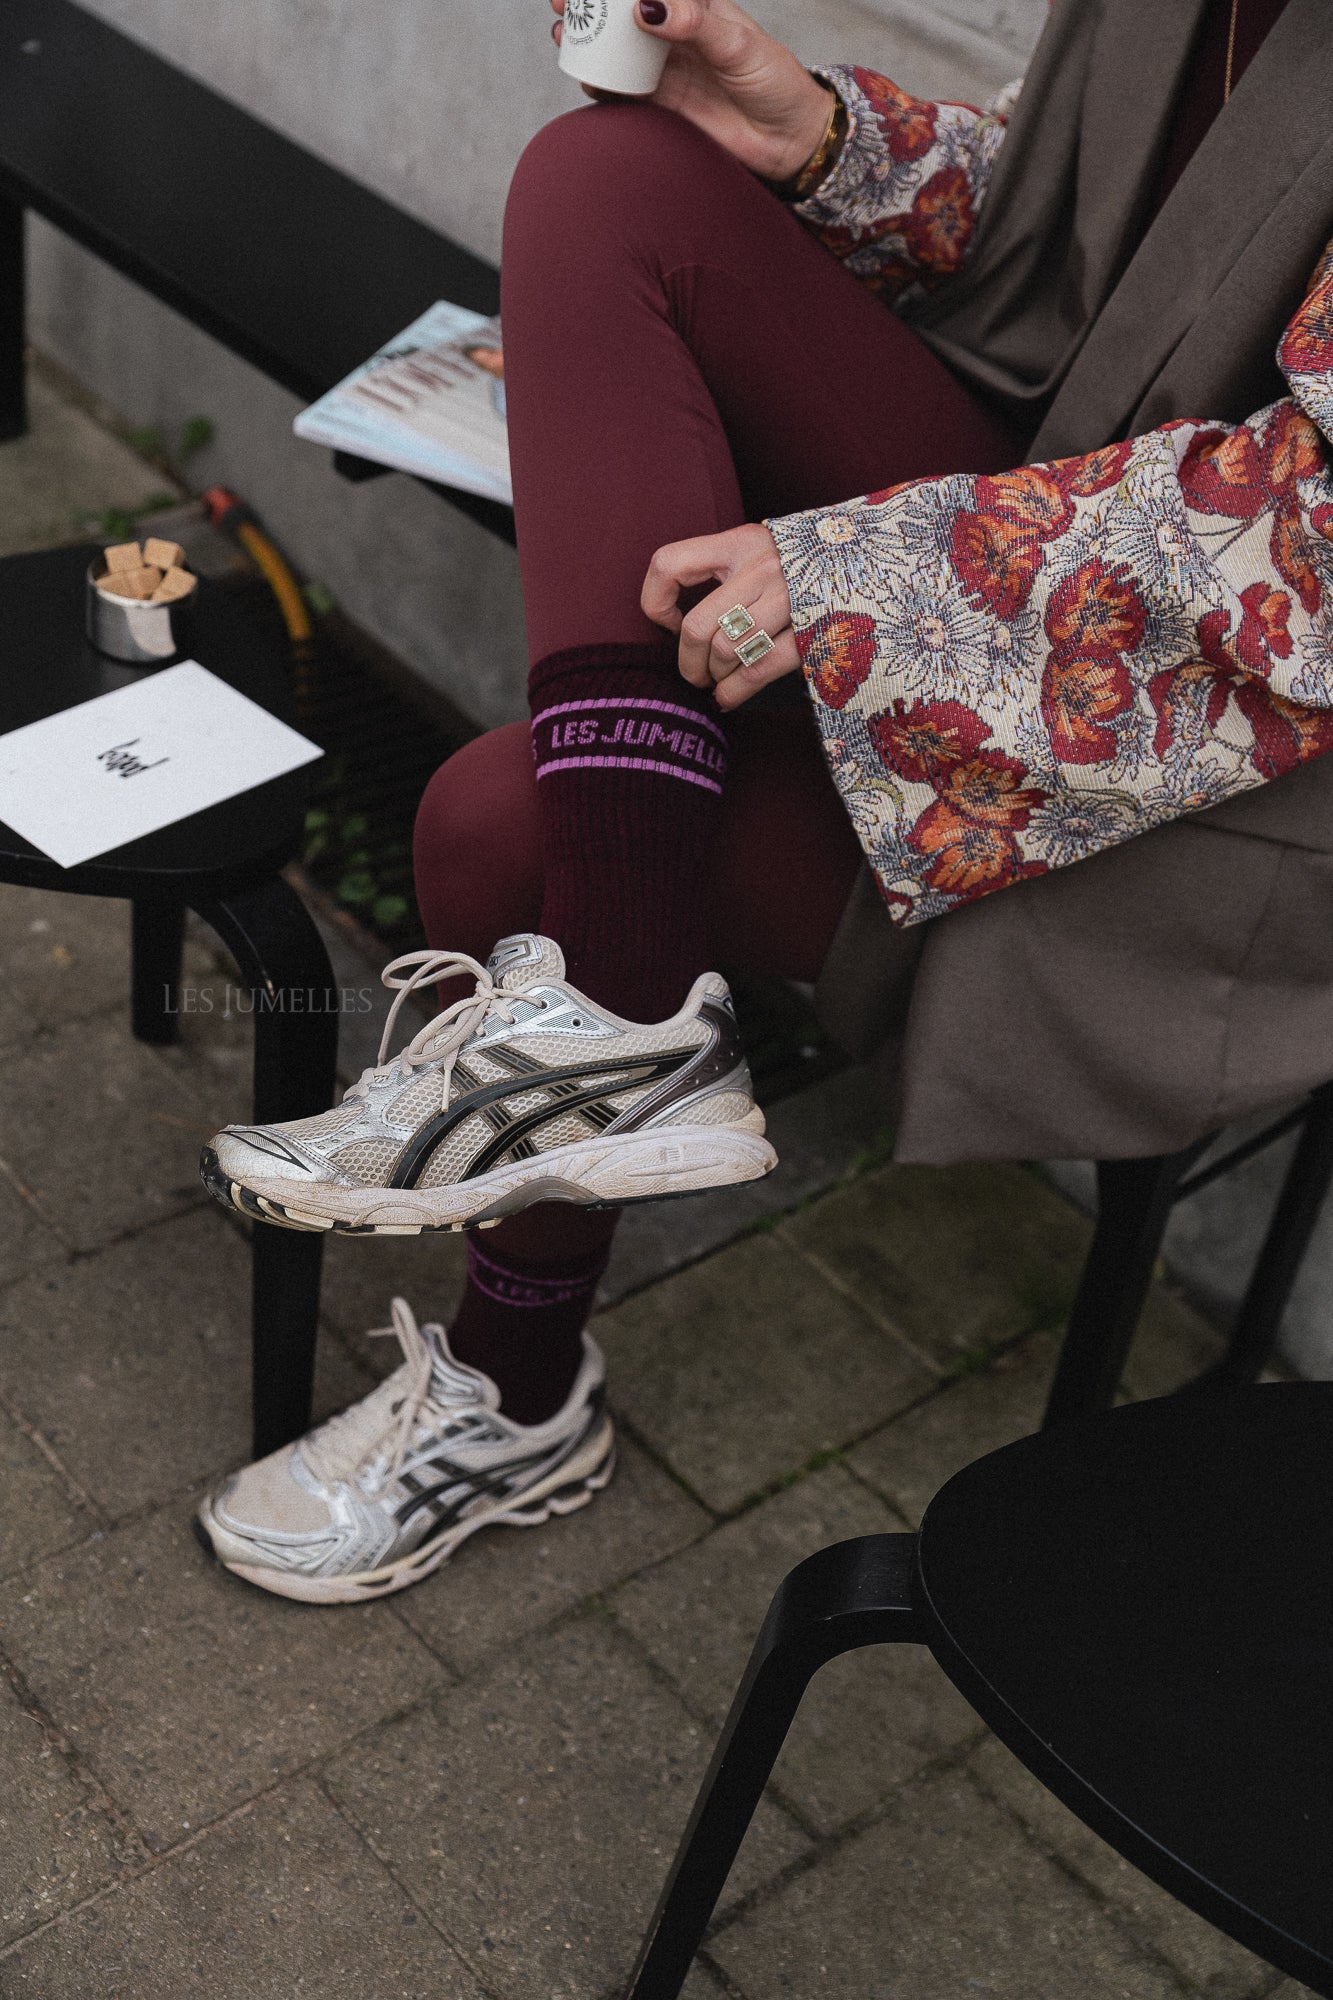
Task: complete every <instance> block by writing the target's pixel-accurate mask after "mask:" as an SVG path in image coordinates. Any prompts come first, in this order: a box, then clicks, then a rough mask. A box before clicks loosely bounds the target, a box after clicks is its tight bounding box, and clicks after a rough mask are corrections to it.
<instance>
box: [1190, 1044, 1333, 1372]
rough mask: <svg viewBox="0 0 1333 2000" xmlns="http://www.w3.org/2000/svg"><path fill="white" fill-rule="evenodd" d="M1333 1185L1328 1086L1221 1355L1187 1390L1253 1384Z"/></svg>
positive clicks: (1331, 1089) (1332, 1092)
mask: <svg viewBox="0 0 1333 2000" xmlns="http://www.w3.org/2000/svg"><path fill="white" fill-rule="evenodd" d="M1331 1182H1333V1085H1330V1084H1325V1085H1324V1087H1323V1088H1322V1089H1321V1090H1317V1091H1315V1092H1314V1093H1313V1095H1312V1098H1311V1105H1310V1112H1309V1115H1308V1117H1307V1118H1306V1120H1305V1124H1304V1126H1303V1127H1302V1130H1301V1137H1300V1143H1299V1145H1298V1146H1297V1148H1296V1151H1295V1153H1294V1155H1293V1157H1292V1162H1291V1165H1290V1166H1289V1167H1288V1169H1287V1172H1286V1177H1285V1179H1284V1180H1283V1183H1282V1192H1281V1194H1280V1195H1279V1196H1278V1202H1277V1207H1276V1208H1275V1209H1274V1211H1273V1219H1272V1221H1271V1222H1270V1223H1269V1225H1268V1234H1267V1235H1266V1236H1265V1238H1264V1243H1263V1248H1262V1249H1261V1250H1260V1252H1259V1258H1258V1261H1257V1263H1256V1264H1255V1267H1254V1271H1253V1274H1252V1276H1251V1278H1250V1282H1249V1285H1248V1286H1247V1288H1246V1292H1245V1297H1244V1298H1243V1299H1242V1300H1241V1304H1240V1310H1239V1311H1238V1312H1237V1314H1236V1321H1235V1325H1234V1326H1233V1327H1232V1329H1231V1338H1230V1340H1229V1341H1228V1343H1227V1351H1226V1353H1225V1354H1224V1355H1223V1357H1222V1359H1221V1361H1219V1362H1218V1364H1217V1366H1216V1367H1215V1368H1210V1369H1209V1370H1208V1372H1207V1374H1206V1375H1203V1376H1201V1377H1200V1378H1199V1381H1198V1384H1197V1385H1195V1384H1191V1387H1194V1386H1198V1387H1199V1388H1210V1389H1211V1388H1229V1387H1230V1386H1231V1385H1232V1384H1236V1385H1240V1384H1241V1383H1245V1382H1257V1381H1258V1379H1259V1377H1260V1375H1261V1374H1262V1372H1263V1369H1264V1366H1265V1364H1266V1363H1267V1361H1268V1359H1269V1357H1270V1356H1271V1354H1272V1352H1273V1349H1274V1347H1275V1346H1276V1345H1277V1337H1278V1334H1279V1332H1280V1331H1281V1328H1282V1315H1283V1313H1284V1312H1285V1311H1286V1309H1287V1301H1288V1300H1289V1299H1290V1297H1291V1290H1292V1286H1293V1285H1294V1284H1295V1282H1296V1278H1297V1275H1298V1274H1299V1272H1300V1268H1301V1262H1302V1259H1303V1258H1304V1256H1305V1252H1306V1250H1307V1249H1308V1248H1309V1243H1310V1238H1311V1237H1312V1236H1313V1234H1314V1230H1315V1224H1316V1223H1317V1222H1318V1220H1319V1215H1320V1211H1321V1209H1322V1208H1323V1205H1324V1198H1325V1196H1326V1195H1327V1193H1328V1190H1329V1185H1330V1183H1331Z"/></svg>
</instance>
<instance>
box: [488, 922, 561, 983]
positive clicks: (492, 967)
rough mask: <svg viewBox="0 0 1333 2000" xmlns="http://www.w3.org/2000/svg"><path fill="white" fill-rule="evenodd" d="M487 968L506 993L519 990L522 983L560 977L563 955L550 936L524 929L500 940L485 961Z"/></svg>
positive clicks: (544, 981) (545, 981) (543, 981)
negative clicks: (538, 934) (539, 935)
mask: <svg viewBox="0 0 1333 2000" xmlns="http://www.w3.org/2000/svg"><path fill="white" fill-rule="evenodd" d="M486 970H487V971H488V972H489V973H490V975H491V977H492V979H494V981H495V983H496V985H497V986H500V987H503V989H504V991H505V992H506V993H521V992H522V990H523V988H524V987H525V986H542V985H545V984H546V983H547V982H548V981H549V980H552V979H563V978H564V976H565V954H564V953H563V952H562V951H561V949H560V947H559V945H558V944H557V943H556V942H555V940H554V939H553V938H548V937H538V936H537V933H536V932H535V931H523V932H521V933H520V934H519V935H518V936H517V937H507V938H501V939H500V942H499V944H497V945H496V947H495V950H494V951H493V952H492V953H491V955H490V957H489V958H488V959H487V961H486Z"/></svg>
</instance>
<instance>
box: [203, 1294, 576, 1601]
mask: <svg viewBox="0 0 1333 2000" xmlns="http://www.w3.org/2000/svg"><path fill="white" fill-rule="evenodd" d="M392 1312H393V1325H392V1326H386V1327H382V1328H379V1329H378V1331H379V1332H381V1333H384V1334H391V1333H396V1334H397V1336H398V1339H399V1341H400V1342H401V1344H402V1349H403V1363H402V1366H401V1367H400V1368H397V1369H395V1370H394V1372H393V1374H392V1375H390V1377H389V1378H388V1380H387V1381H385V1382H381V1383H380V1385H379V1387H378V1389H372V1391H371V1393H370V1394H369V1395H368V1396H365V1397H363V1398H362V1400H361V1401H360V1402H359V1403H353V1405H352V1407H351V1408H350V1409H349V1410H344V1411H343V1412H342V1414H341V1415H340V1416H336V1417H331V1418H330V1419H329V1421H328V1423H326V1424H321V1425H320V1426H319V1428H318V1430H313V1431H311V1432H310V1433H309V1435H308V1436H307V1437H304V1438H302V1439H301V1441H300V1443H299V1444H291V1445H284V1446H283V1448H282V1450H281V1451H275V1452H273V1453H271V1454H270V1456H269V1457H268V1458H261V1459H260V1460H259V1461H258V1462H257V1463H256V1464H254V1465H247V1466H246V1468H245V1470H244V1471H243V1472H238V1473H237V1474H236V1475H235V1477H234V1478H232V1479H229V1480H227V1481H226V1482H225V1483H224V1484H223V1485H222V1486H220V1487H219V1488H218V1490H217V1491H216V1492H215V1493H212V1494H210V1495H209V1497H208V1499H207V1500H205V1502H204V1504H203V1506H202V1507H201V1508H200V1509H199V1512H198V1514H197V1516H196V1517H195V1528H196V1532H197V1534H198V1536H199V1539H200V1541H201V1542H203V1544H204V1546H205V1547H206V1548H207V1549H208V1551H209V1552H210V1554H212V1555H215V1556H216V1557H217V1559H218V1561H219V1562H220V1563H222V1564H223V1565H224V1567H225V1568H227V1569H229V1570H232V1571H233V1572H234V1573H235V1574H236V1575H237V1576H242V1577H244V1578H245V1579H246V1581H247V1582H248V1583H257V1584H258V1585H259V1587H260V1589H261V1590H272V1591H276V1593H277V1594H278V1596H279V1597H299V1598H301V1599H302V1600H303V1601H304V1602H305V1603H307V1604H358V1603H363V1602H364V1601H365V1600H366V1599H367V1598H371V1597H385V1596H387V1595H388V1594H389V1593H390V1592H391V1591H394V1590H405V1589H406V1587H407V1585H408V1584H410V1583H417V1582H419V1581H420V1579H421V1578H422V1577H423V1576H429V1575H430V1572H431V1571H432V1570H433V1569H438V1568H439V1566H440V1564H441V1563H442V1562H445V1561H447V1559H448V1558H449V1557H450V1556H451V1555H452V1554H453V1552H454V1550H455V1549H456V1548H457V1547H458V1545H459V1543H460V1542H463V1541H466V1539H467V1537H468V1536H469V1535H473V1534H475V1533H476V1531H477V1529H478V1528H488V1527H492V1526H505V1527H510V1528H535V1527H537V1526H538V1525H539V1524H540V1523H541V1522H543V1521H545V1520H549V1518H550V1516H551V1515H552V1514H572V1513H574V1511H575V1510H576V1509H577V1508H579V1507H586V1506H587V1504H588V1502H589V1500H591V1498H592V1496H593V1494H594V1493H600V1491H601V1489H602V1488H603V1487H604V1486H605V1485H606V1483H607V1481H608V1480H609V1479H610V1477H611V1474H612V1472H613V1471H614V1470H615V1439H614V1435H613V1432H612V1429H611V1419H610V1418H609V1417H608V1416H607V1414H606V1412H605V1410H604V1409H603V1407H602V1390H603V1383H604V1380H605V1374H606V1371H605V1368H604V1366H603V1363H602V1357H601V1354H600V1352H599V1350H598V1348H597V1345H596V1343H595V1341H593V1340H592V1339H591V1338H590V1337H589V1335H588V1334H586V1333H585V1334H584V1336H583V1348H584V1357H583V1366H582V1367H581V1368H580V1370H579V1373H578V1377H577V1379H576V1381H575V1383H574V1386H573V1388H572V1389H571V1390H570V1392H569V1396H568V1398H567V1399H566V1402H565V1406H564V1408H563V1409H562V1410H559V1411H558V1412H557V1413H556V1415H555V1416H553V1417H551V1418H550V1419H549V1420H548V1422H546V1423H544V1424H531V1425H527V1426H525V1425H523V1424H516V1423H512V1422H511V1421H510V1419H509V1418H508V1417H505V1416H502V1415H501V1413H500V1409H499V1403H500V1393H499V1391H498V1389H497V1388H496V1386H495V1384H494V1383H493V1382H492V1381H491V1380H490V1378H489V1377H488V1376H486V1375H482V1374H480V1373H479V1372H478V1370H476V1369H475V1368H465V1367H464V1366H463V1364H462V1363H461V1362H459V1361H455V1360H454V1358H453V1356H452V1354H450V1352H449V1343H448V1341H447V1339H446V1338H445V1334H444V1329H443V1327H440V1326H434V1325H431V1326H424V1327H418V1325H417V1323H416V1320H415V1319H414V1318H413V1316H412V1311H411V1308H410V1307H409V1306H408V1305H407V1303H406V1301H405V1300H403V1299H395V1300H394V1302H393V1307H392Z"/></svg>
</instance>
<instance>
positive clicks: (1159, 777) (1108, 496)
mask: <svg viewBox="0 0 1333 2000" xmlns="http://www.w3.org/2000/svg"><path fill="white" fill-rule="evenodd" d="M826 74H827V75H828V76H829V78H830V80H831V81H832V82H833V83H834V84H835V85H836V87H837V89H838V90H839V92H840V93H841V94H842V95H843V97H844V98H845V100H846V102H847V105H848V108H849V111H850V114H851V121H850V130H849V136H848V140H847V143H846V145H845V147H844V150H843V153H842V155H841V157H840V159H839V161H838V164H837V166H836V167H835V169H834V171H833V173H832V174H831V175H830V176H829V178H828V180H827V181H826V182H825V183H824V185H823V186H822V187H821V188H820V189H819V190H818V191H817V193H816V194H815V195H814V196H813V197H812V198H811V199H810V200H809V201H808V202H806V203H804V204H803V205H802V208H801V210H800V213H801V215H802V217H803V219H804V220H805V222H806V224H807V226H809V227H810V228H812V229H813V230H815V231H816V233H817V234H818V235H819V236H820V237H821V239H822V240H823V241H824V243H825V244H826V245H827V246H828V248H829V249H830V250H831V251H832V252H833V253H834V255H835V256H838V257H840V258H842V259H843V260H844V261H845V262H846V264H847V266H848V268H849V269H850V270H852V271H853V272H855V274H856V275H857V276H858V277H859V278H860V279H862V280H863V281H864V282H865V283H866V284H868V285H870V286H871V287H872V288H873V289H875V290H876V291H877V292H879V293H880V294H881V295H883V296H884V297H885V298H886V299H890V300H895V301H896V300H899V299H902V301H903V303H904V304H905V305H910V298H911V295H912V292H913V289H914V288H916V287H925V288H928V287H930V286H932V285H934V284H938V283H939V282H941V280H943V279H945V278H948V277H949V276H951V275H952V274H953V273H954V272H956V271H957V270H958V269H959V268H960V266H961V265H962V263H963V260H964V258H965V255H966V251H967V246H968V242H969V240H970V237H971V234H972V231H973V228H974V225H975V218H976V214H977V210H978V208H979V206H980V203H981V201H982V199H983V197H984V194H985V190H986V185H987V181H988V178H989V175H990V172H991V168H992V166H993V164H994V161H995V157H996V154H997V152H998V150H999V147H1000V145H1001V143H1002V140H1003V135H1004V121H1003V117H1002V115H1001V114H999V113H998V112H995V111H991V112H980V111H974V110H972V109H970V108H969V107H968V106H966V105H956V104H929V103H924V102H921V101H919V100H917V99H914V98H911V97H909V96H907V95H906V94H905V93H904V92H902V91H900V90H898V89H897V88H896V87H895V86H894V85H893V84H891V83H889V82H888V81H887V80H886V79H884V78H883V77H878V76H874V75H871V74H870V73H868V72H867V71H864V70H860V69H838V70H832V71H828V72H826ZM1278 362H1279V365H1280V367H1281V369H1282V371H1283V373H1284V375H1285V376H1286V379H1287V381H1288V383H1289V384H1290V389H1291V394H1290V396H1288V397H1285V398H1283V399H1282V400H1281V401H1280V402H1276V403H1274V404H1272V405H1271V406H1270V407H1269V408H1268V409H1265V410H1260V411H1259V412H1258V413H1257V414H1256V415H1255V416H1253V417H1251V418H1250V419H1249V420H1248V421H1247V422H1245V423H1243V424H1239V425H1236V426H1231V425H1224V424H1218V423H1208V422H1177V423H1170V424H1165V425H1163V426H1162V427H1161V429H1159V430H1154V431H1149V432H1147V433H1145V434H1144V435H1143V436H1141V437H1138V438H1135V439H1133V440H1132V441H1130V442H1127V443H1123V444H1112V445H1108V446H1106V447H1105V448H1103V449H1102V450H1100V451H1094V452H1091V453H1089V454H1087V455H1086V456H1083V457H1080V458H1070V459H1064V460H1062V461H1059V462H1057V463H1054V464H1049V465H1030V466H1024V467H1021V468H1020V469H1019V470H1017V471H1014V472H1010V473H1004V474H1000V475H996V476H984V477H973V476H971V475H967V474H958V475H951V476H949V477H947V478H942V479H926V480H918V481H914V482H911V483H910V484H907V485H904V486H899V487H896V488H891V489H889V490H887V491H885V492H882V493H871V494H868V495H866V496H865V497H864V498H863V499H858V500H852V501H849V502H848V503H847V504H846V505H845V506H839V507H823V508H815V509H813V510H812V511H810V512H808V513H803V514H792V515H788V516H786V517H784V518H782V519H778V520H773V521H770V522H769V523H768V526H769V528H770V529H771V531H772V533H773V535H774V537H775V538H776V541H777V544H778V550H779V553H780V556H781V559H782V564H783V569H784V571H785V574H786V578H787V582H788V586H789V588H790V591H791V600H792V612H793V624H794V627H795V631H796V636H797V642H798V645H799V648H800V653H801V660H802V665H803V667H804V671H805V675H806V679H807V681H808V684H809V688H810V692H811V695H812V697H813V700H814V704H815V710H816V714H817V717H818V721H819V726H820V731H821V734H822V736H823V740H824V747H825V750H826V753H827V755H828V758H829V762H830V765H831V768H832V771H833V775H834V779H835V781H836V783H837V785H838V788H839V790H840V792H841V794H842V798H843V801H844V803H845V804H846V806H847V809H848V811H849V812H850V814H851V816H852V819H853V821H854V823H855V825H856V828H857V832H858V833H859V835H860V838H861V841H862V844H863V846H864V848H865V851H866V854H867V856H868V857H869V860H870V863H871V866H872V867H873V869H874V871H875V874H876V876H877V878H878V880H879V883H880V886H881V889H882V890H883V893H884V896H885V900H886V901H887V903H888V906H889V911H890V914H891V915H892V916H893V917H894V918H895V920H896V921H898V922H900V923H904V924H912V923H920V922H924V921H925V920H926V919H927V918H930V917H935V916H939V915H941V914H942V913H944V912H945V911H947V910H951V909H954V908H956V907H957V906H958V905H960V904H962V903H966V902H970V901H972V900H973V899H975V898H976V897H978V896H984V895H988V894H990V893H991V892H992V891H993V890H996V889H1001V888H1004V887H1006V886H1007V885H1008V884H1009V883H1011V882H1018V881H1022V880H1024V879H1025V878H1027V877H1029V876H1032V875H1041V874H1045V873H1046V872H1047V871H1048V870H1049V869H1052V868H1058V867H1062V866H1064V865H1066V864H1067V863H1069V862H1073V861H1079V860H1082V859H1083V858H1084V857H1085V856H1087V855H1090V854H1093V853H1096V852H1097V851H1098V850H1099V849H1101V848H1104V847H1109V846H1112V845H1114V844H1115V843H1116V842H1118V841H1121V840H1127V839H1129V838H1131V837H1132V836H1133V835H1135V834H1139V833H1143V832H1146V831H1147V830H1148V829H1149V828H1151V827H1155V826H1160V825H1162V824H1164V823H1165V822H1167V821H1169V820H1173V819H1177V818H1179V817H1181V816H1182V815H1183V814H1185V813H1190V812H1195V811H1197V810H1199V809H1200V808H1201V807H1204V806H1209V805H1215V804H1217V803H1219V802H1220V801H1221V800H1223V799H1228V798H1231V797H1234V796H1235V795H1236V794H1238V793H1241V792H1245V791H1248V790H1250V789H1252V788H1253V787H1255V786H1257V785H1261V784H1264V783H1266V782H1267V781H1269V780H1270V779H1273V778H1277V777H1280V776H1282V774H1283V773H1284V772H1287V771H1290V770H1292V769H1293V768H1294V767H1295V766H1296V765H1298V764H1301V763H1303V762H1305V761H1306V760H1307V759H1308V758H1312V757H1318V756H1321V755H1323V753H1324V752H1325V751H1327V750H1329V749H1333V467H1331V465H1330V452H1331V451H1333V251H1331V252H1330V253H1329V254H1326V255H1325V258H1324V260H1323V261H1322V263H1321V265H1320V267H1319V270H1318V271H1317V272H1316V273H1315V276H1314V279H1313V281H1312V285H1311V289H1310V291H1309V293H1308V295H1307V297H1306V299H1305V302H1304V304H1303V305H1302V307H1301V309H1300V311H1299V312H1298V313H1297V315H1296V317H1295V319H1294V320H1293V321H1292V323H1291V325H1290V326H1289V327H1288V329H1287V331H1286V333H1285V334H1284V336H1283V338H1282V341H1281V344H1280V346H1279V349H1278Z"/></svg>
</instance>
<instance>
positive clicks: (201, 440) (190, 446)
mask: <svg viewBox="0 0 1333 2000" xmlns="http://www.w3.org/2000/svg"><path fill="white" fill-rule="evenodd" d="M216 436H217V425H216V424H215V423H214V422H213V419H212V418H211V417H190V418H188V419H187V420H186V422H185V423H183V424H182V425H181V448H180V456H181V463H182V464H184V462H185V460H186V459H187V458H193V457H194V454H195V453H196V452H197V451H202V450H203V449H204V446H205V445H209V444H212V442H213V439H214V438H215V437H216Z"/></svg>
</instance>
